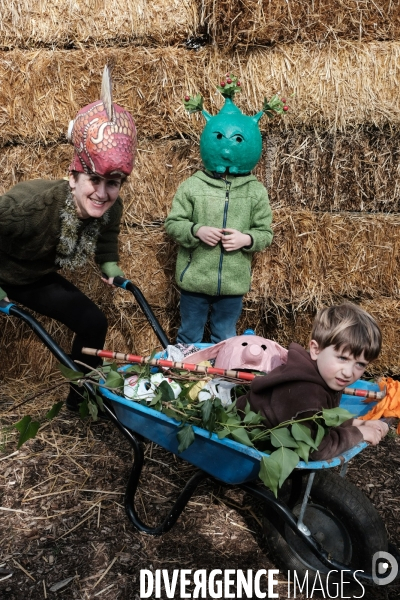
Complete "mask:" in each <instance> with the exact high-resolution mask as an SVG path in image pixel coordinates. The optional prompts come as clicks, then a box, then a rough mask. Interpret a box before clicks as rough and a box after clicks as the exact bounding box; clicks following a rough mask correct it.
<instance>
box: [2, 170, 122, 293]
mask: <svg viewBox="0 0 400 600" xmlns="http://www.w3.org/2000/svg"><path fill="white" fill-rule="evenodd" d="M68 189H69V186H68V181H66V180H64V179H59V180H56V181H47V180H42V179H34V180H32V181H24V182H21V183H18V184H17V185H15V186H14V187H13V188H11V189H10V190H9V191H8V192H7V193H6V194H4V195H3V196H0V286H1V285H2V284H7V283H8V284H12V285H24V284H28V283H32V282H34V281H37V280H38V279H40V278H41V277H43V276H44V275H46V274H47V273H51V272H52V271H56V270H57V269H58V268H59V267H58V266H57V265H56V264H55V258H56V248H57V245H58V242H59V238H60V227H61V221H60V211H61V210H62V208H63V207H64V205H65V201H66V198H67V194H68ZM109 212H110V218H109V221H108V223H107V225H105V226H104V227H103V228H102V229H101V231H100V235H99V237H98V238H97V245H96V251H95V260H96V262H97V263H98V264H99V265H103V264H104V263H110V262H112V263H116V262H117V261H118V234H119V224H120V220H121V215H122V200H121V198H119V197H118V199H117V201H116V202H115V204H114V205H113V206H112V207H111V208H110V211H109ZM115 266H116V265H115ZM106 270H107V268H106ZM117 271H118V272H117ZM117 274H121V271H120V269H119V268H118V267H117V266H116V271H115V273H111V274H110V275H109V276H113V275H117ZM5 296H6V293H5V292H4V290H2V289H1V287H0V300H1V299H2V298H4V297H5Z"/></svg>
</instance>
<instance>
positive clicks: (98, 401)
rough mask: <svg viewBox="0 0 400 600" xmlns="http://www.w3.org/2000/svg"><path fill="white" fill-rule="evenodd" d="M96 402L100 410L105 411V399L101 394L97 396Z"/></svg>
mask: <svg viewBox="0 0 400 600" xmlns="http://www.w3.org/2000/svg"><path fill="white" fill-rule="evenodd" d="M96 402H97V404H98V406H99V408H100V410H104V404H103V397H102V396H101V395H100V394H96Z"/></svg>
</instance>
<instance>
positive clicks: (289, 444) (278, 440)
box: [271, 427, 297, 448]
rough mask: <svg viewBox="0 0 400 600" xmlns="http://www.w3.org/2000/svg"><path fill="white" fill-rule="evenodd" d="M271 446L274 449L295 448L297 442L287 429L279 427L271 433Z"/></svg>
mask: <svg viewBox="0 0 400 600" xmlns="http://www.w3.org/2000/svg"><path fill="white" fill-rule="evenodd" d="M271 444H272V445H273V446H274V447H275V448H280V447H282V446H284V447H285V448H297V442H296V440H295V439H294V437H293V436H292V434H291V433H290V431H289V429H288V428H287V427H280V428H279V429H273V430H272V431H271Z"/></svg>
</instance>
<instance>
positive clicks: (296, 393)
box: [237, 302, 389, 460]
mask: <svg viewBox="0 0 400 600" xmlns="http://www.w3.org/2000/svg"><path fill="white" fill-rule="evenodd" d="M381 343H382V336H381V332H380V329H379V327H378V325H377V323H376V322H375V320H374V319H373V318H372V317H371V315H369V314H368V313H367V312H365V311H364V310H362V309H361V308H360V307H358V306H356V305H355V304H351V303H347V302H346V303H344V304H341V305H339V306H331V307H329V308H324V309H322V310H320V311H319V312H318V313H317V315H316V317H315V320H314V324H313V328H312V332H311V341H310V349H309V352H307V351H306V350H304V348H302V347H301V346H299V345H298V344H295V343H293V344H291V345H290V346H289V352H288V358H287V363H286V364H285V365H282V366H280V367H277V368H276V369H274V370H273V371H271V373H269V374H268V375H266V376H263V377H257V378H256V379H255V380H254V381H253V382H252V384H251V388H250V391H249V392H248V394H247V395H246V396H242V397H241V398H239V399H238V401H237V408H238V409H240V410H243V409H244V407H245V405H246V401H247V400H248V401H249V403H250V406H251V408H252V410H254V411H255V412H258V411H260V412H261V414H262V415H263V416H264V417H265V426H266V427H267V428H268V429H269V428H271V427H275V426H277V425H279V423H282V422H284V421H287V420H289V419H303V418H305V417H307V416H312V415H314V414H315V413H316V412H319V411H320V410H322V409H324V408H336V407H337V406H339V402H340V398H341V395H342V391H343V390H344V388H345V387H347V386H349V385H351V384H352V383H354V382H355V381H357V379H359V378H360V377H361V376H362V375H363V373H364V371H365V369H366V368H367V366H368V364H369V363H370V362H371V361H372V360H375V359H376V358H377V357H378V355H379V352H380V350H381ZM388 430H389V427H388V425H387V424H386V423H385V422H383V421H372V420H371V421H362V420H360V419H349V420H348V421H346V422H345V423H343V424H342V425H340V426H339V427H332V428H330V429H329V431H328V433H327V435H326V436H325V437H324V438H323V440H322V442H321V444H320V446H319V448H318V450H317V451H314V452H313V453H312V454H311V455H310V458H311V459H312V460H327V459H329V458H333V457H334V456H337V455H339V454H340V453H342V452H344V451H345V450H348V449H349V448H351V447H353V446H355V445H356V444H358V443H359V442H361V441H362V440H365V441H366V442H370V443H371V444H372V445H374V446H375V445H376V444H378V443H379V442H380V440H381V439H382V438H383V437H384V436H385V435H386V434H387V432H388Z"/></svg>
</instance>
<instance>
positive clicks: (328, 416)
mask: <svg viewBox="0 0 400 600" xmlns="http://www.w3.org/2000/svg"><path fill="white" fill-rule="evenodd" d="M354 416H355V415H353V414H352V413H350V412H349V411H348V410H346V409H345V408H340V407H337V408H325V409H323V410H322V417H323V419H324V420H325V424H326V425H327V427H337V426H338V425H341V424H342V423H344V422H345V421H347V420H348V419H351V418H352V417H354Z"/></svg>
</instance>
